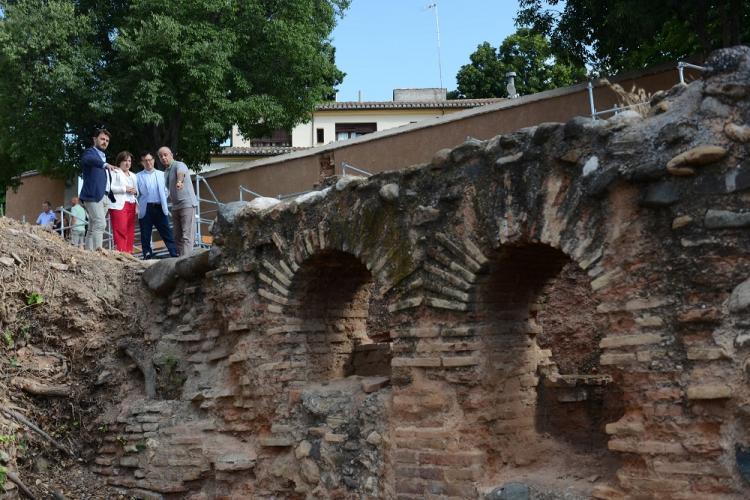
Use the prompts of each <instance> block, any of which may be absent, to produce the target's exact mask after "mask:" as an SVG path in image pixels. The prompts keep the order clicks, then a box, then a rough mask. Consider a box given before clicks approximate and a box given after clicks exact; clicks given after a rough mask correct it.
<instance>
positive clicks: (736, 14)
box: [516, 0, 750, 73]
mask: <svg viewBox="0 0 750 500" xmlns="http://www.w3.org/2000/svg"><path fill="white" fill-rule="evenodd" d="M519 6H520V10H519V12H518V15H517V17H516V24H517V25H519V26H523V27H528V28H531V29H532V30H533V31H535V32H538V33H541V34H543V35H545V36H548V37H550V40H551V43H552V48H553V50H554V53H555V55H556V56H557V57H559V58H561V59H564V60H568V61H573V62H575V63H576V64H587V65H589V66H590V67H591V68H592V69H593V70H594V71H596V72H599V73H615V72H618V71H622V70H628V69H640V68H644V67H647V66H651V65H654V64H657V63H660V62H665V61H675V60H678V59H682V58H686V57H688V56H692V55H706V54H708V52H710V51H711V50H714V49H717V48H720V47H728V46H731V45H737V44H740V43H748V42H750V2H748V1H747V0H692V1H685V0H661V1H654V0H607V1H606V2H603V1H601V0H567V1H564V0H546V1H545V0H520V2H519Z"/></svg>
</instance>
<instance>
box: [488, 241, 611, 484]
mask: <svg viewBox="0 0 750 500" xmlns="http://www.w3.org/2000/svg"><path fill="white" fill-rule="evenodd" d="M486 271H487V272H486V273H485V274H483V275H482V276H481V278H480V280H479V282H478V288H477V296H476V308H475V314H476V321H477V322H478V325H479V329H478V331H479V332H480V334H481V339H482V345H483V348H484V351H485V355H486V356H487V357H486V364H485V367H486V369H485V370H484V375H483V381H482V382H483V383H482V387H483V389H482V390H483V391H486V397H487V401H489V402H490V403H491V405H493V408H491V409H490V410H486V411H484V412H483V413H481V414H480V415H479V417H478V418H479V419H480V420H481V421H482V422H483V423H484V425H485V426H486V432H487V436H486V437H487V440H486V444H484V445H482V444H480V447H485V448H486V449H487V452H488V457H489V460H490V462H489V465H490V467H491V468H493V469H499V468H502V465H503V464H511V465H513V466H516V467H523V466H531V464H535V465H539V466H543V465H542V464H544V463H546V462H549V461H550V460H554V458H553V457H555V456H558V457H559V456H560V455H561V453H558V452H563V453H562V454H563V455H565V456H571V454H578V455H579V456H583V457H590V458H591V462H592V463H594V464H595V467H598V469H597V470H600V471H601V472H602V473H603V474H608V473H610V472H612V471H614V470H615V468H616V465H617V464H616V458H615V457H614V456H613V455H612V454H611V453H610V452H609V451H608V450H607V435H606V433H605V425H606V424H607V423H609V422H613V421H616V420H618V419H619V418H620V417H621V416H622V414H623V408H622V402H621V391H620V390H619V389H618V387H617V383H616V381H614V380H613V379H612V377H611V376H610V375H608V374H606V373H603V372H602V369H601V367H600V365H599V356H600V348H599V341H600V339H601V336H602V333H603V332H602V329H601V327H600V325H597V315H596V305H597V304H596V301H595V299H594V297H593V295H592V291H591V287H590V284H589V283H590V278H589V277H588V276H587V275H586V273H585V271H583V270H582V269H581V268H580V267H579V266H578V265H577V264H576V263H575V262H573V261H571V260H570V258H568V257H567V256H566V255H565V254H564V253H562V252H561V251H559V250H556V249H554V248H551V247H549V246H546V245H541V244H533V245H525V246H518V247H505V248H503V249H502V250H501V251H500V252H499V255H497V256H496V258H494V259H492V260H491V262H490V264H489V266H488V268H487V269H486ZM568 452H571V453H570V454H568ZM563 466H566V464H563ZM586 470H591V469H590V467H589V466H587V467H586Z"/></svg>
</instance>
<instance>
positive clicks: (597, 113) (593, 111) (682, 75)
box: [586, 61, 706, 120]
mask: <svg viewBox="0 0 750 500" xmlns="http://www.w3.org/2000/svg"><path fill="white" fill-rule="evenodd" d="M685 68H689V69H695V70H698V71H705V70H706V68H705V67H704V66H698V65H696V64H690V63H687V62H684V61H680V62H678V63H677V72H678V73H679V75H680V83H681V84H684V83H685ZM586 88H587V90H588V94H589V107H590V108H591V119H592V120H596V117H597V116H600V115H604V114H608V113H614V114H617V113H620V112H621V111H623V110H626V109H631V108H635V107H637V106H641V105H643V104H645V103H636V104H630V105H628V106H617V105H615V106H614V107H612V108H609V109H605V110H602V111H597V110H596V105H595V104H594V84H593V83H592V82H591V80H589V82H588V84H587V85H586Z"/></svg>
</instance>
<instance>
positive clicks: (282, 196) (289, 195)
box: [276, 189, 313, 200]
mask: <svg viewBox="0 0 750 500" xmlns="http://www.w3.org/2000/svg"><path fill="white" fill-rule="evenodd" d="M312 191H313V190H312V189H308V190H307V191H298V192H296V193H287V194H279V195H276V199H278V200H287V199H289V198H296V197H297V196H302V195H303V194H307V193H311V192H312Z"/></svg>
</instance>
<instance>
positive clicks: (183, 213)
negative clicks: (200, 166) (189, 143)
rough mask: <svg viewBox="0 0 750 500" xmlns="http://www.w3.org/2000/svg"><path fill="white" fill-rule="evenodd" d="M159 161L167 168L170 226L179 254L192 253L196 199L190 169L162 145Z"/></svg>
mask: <svg viewBox="0 0 750 500" xmlns="http://www.w3.org/2000/svg"><path fill="white" fill-rule="evenodd" d="M158 155H159V161H161V164H162V165H164V167H165V168H167V171H166V172H165V173H166V175H167V187H168V189H169V199H170V200H171V201H172V227H173V228H174V231H173V232H174V239H175V244H176V245H177V254H178V255H180V256H183V255H190V254H191V253H193V245H195V209H196V207H197V206H198V199H197V198H196V197H195V190H194V189H193V183H192V182H191V180H190V169H188V167H187V165H185V164H184V163H182V162H181V161H177V160H175V159H174V156H173V154H172V150H171V149H169V148H168V147H166V146H164V147H161V148H159V151H158Z"/></svg>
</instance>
